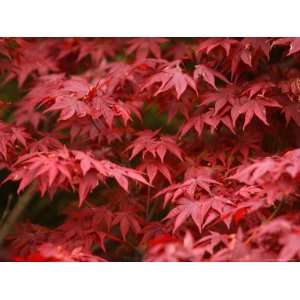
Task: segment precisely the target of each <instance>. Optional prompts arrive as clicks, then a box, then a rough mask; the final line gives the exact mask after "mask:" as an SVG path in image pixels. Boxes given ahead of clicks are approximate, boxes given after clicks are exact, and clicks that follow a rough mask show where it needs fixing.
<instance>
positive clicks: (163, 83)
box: [142, 61, 198, 99]
mask: <svg viewBox="0 0 300 300" xmlns="http://www.w3.org/2000/svg"><path fill="white" fill-rule="evenodd" d="M156 83H160V87H159V88H158V89H157V90H156V92H155V94H154V96H157V95H159V94H160V93H163V92H166V91H169V90H171V89H173V88H175V91H176V94H177V99H180V97H181V96H182V94H183V92H184V91H185V90H186V89H187V87H188V86H189V87H191V88H192V89H193V90H194V91H195V92H196V93H198V92H197V88H196V84H195V81H194V80H193V79H192V78H191V77H190V76H189V75H188V74H185V73H183V72H182V69H181V67H180V61H174V62H172V63H171V64H168V65H167V66H166V67H164V68H163V69H162V70H161V71H160V72H158V73H156V74H154V75H153V76H151V77H150V78H149V80H147V82H146V83H145V85H144V86H143V88H142V90H144V89H146V88H148V87H150V86H152V85H154V84H156Z"/></svg>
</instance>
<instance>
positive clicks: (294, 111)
mask: <svg viewBox="0 0 300 300" xmlns="http://www.w3.org/2000/svg"><path fill="white" fill-rule="evenodd" d="M282 112H283V113H284V115H285V119H286V123H287V124H289V122H290V121H291V120H293V121H294V122H295V123H296V124H297V125H298V126H300V114H299V112H300V104H299V103H297V102H296V103H289V104H288V105H285V106H283V108H282Z"/></svg>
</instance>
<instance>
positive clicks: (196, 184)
mask: <svg viewBox="0 0 300 300" xmlns="http://www.w3.org/2000/svg"><path fill="white" fill-rule="evenodd" d="M209 169H210V168H204V167H202V168H193V169H192V170H190V171H189V172H187V173H186V174H185V178H184V179H185V180H184V182H183V183H176V184H172V185H170V186H168V187H166V188H164V189H162V190H161V191H160V192H158V193H157V194H156V195H155V196H154V198H157V197H159V196H162V195H164V206H165V205H166V204H167V203H168V202H174V201H176V199H178V198H179V197H181V196H183V195H185V194H186V195H189V197H191V198H194V197H195V193H196V190H197V189H200V190H203V191H205V192H207V193H208V194H211V189H210V185H211V184H220V183H219V182H218V181H216V180H214V179H212V174H211V173H210V171H209Z"/></svg>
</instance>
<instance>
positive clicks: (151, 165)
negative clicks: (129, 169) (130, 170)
mask: <svg viewBox="0 0 300 300" xmlns="http://www.w3.org/2000/svg"><path fill="white" fill-rule="evenodd" d="M137 170H139V171H141V172H144V173H146V174H147V176H148V178H149V183H150V184H152V183H153V180H154V179H155V177H156V176H157V174H158V172H159V173H160V174H162V175H163V176H164V177H165V178H166V179H167V180H168V181H169V183H172V176H171V173H170V171H169V167H168V166H166V165H165V164H164V163H161V162H157V161H145V162H143V163H141V164H140V165H139V166H138V167H137ZM145 171H146V172H145Z"/></svg>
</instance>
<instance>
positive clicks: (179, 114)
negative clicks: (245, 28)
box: [0, 38, 300, 261]
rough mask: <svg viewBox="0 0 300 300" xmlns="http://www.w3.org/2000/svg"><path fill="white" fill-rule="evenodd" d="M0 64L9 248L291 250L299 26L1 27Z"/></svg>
mask: <svg viewBox="0 0 300 300" xmlns="http://www.w3.org/2000/svg"><path fill="white" fill-rule="evenodd" d="M0 72H1V76H2V77H1V78H2V87H1V91H0V95H1V97H2V98H3V99H1V102H0V106H1V110H2V112H1V118H2V121H1V123H0V167H1V168H2V170H3V172H2V175H1V176H2V177H3V178H2V192H3V196H2V203H3V204H1V205H0V207H1V208H2V210H3V211H4V207H5V206H7V205H6V204H5V203H8V201H9V197H10V196H9V195H8V194H9V193H10V195H12V197H13V198H14V199H15V201H14V203H13V204H14V205H18V200H16V199H17V194H20V193H23V191H24V189H26V188H28V187H29V186H32V185H33V184H34V187H35V189H36V194H38V195H39V199H36V196H35V197H34V199H33V202H32V205H30V206H29V207H28V209H27V211H26V212H25V216H26V218H25V219H23V220H20V222H19V223H18V224H17V225H16V227H15V230H14V232H13V233H12V234H10V235H9V236H8V237H7V238H6V243H5V245H6V249H7V252H8V253H9V255H8V256H9V257H10V259H13V260H15V261H128V260H129V261H291V260H299V259H300V227H299V226H300V211H299V209H300V205H299V204H300V198H299V186H300V143H299V134H300V129H299V126H300V47H299V38H188V39H186V38H185V39H180V38H176V39H175V38H63V39H61V38H49V39H48V38H47V39H45V38H30V39H29V38H28V39H23V38H3V39H0ZM12 85H13V86H15V90H16V92H14V95H18V96H17V97H16V96H11V92H10V93H8V94H5V92H4V91H5V90H6V89H7V88H8V87H10V89H11V86H12ZM5 95H7V97H6V96H5ZM9 184H10V185H13V188H12V189H11V190H10V192H9V193H6V192H5V191H6V187H7V186H8V185H9ZM15 184H17V188H15V187H16V186H15ZM40 203H46V204H43V205H44V206H45V207H46V208H47V212H46V214H48V215H51V218H53V219H58V220H59V221H58V222H53V223H52V224H46V223H47V222H45V221H44V220H43V219H44V217H43V216H42V215H39V209H41V208H39V207H41V205H42V204H40ZM57 203H60V204H59V205H58V204H57ZM51 208H52V209H51ZM12 209H13V208H12ZM3 214H4V212H3ZM4 217H5V216H4ZM4 217H3V218H2V219H3V220H2V221H1V222H2V223H3V222H5V218H4ZM58 217H60V218H58ZM50 223H51V222H50Z"/></svg>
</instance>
